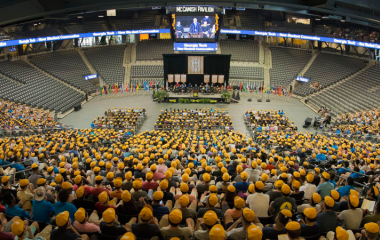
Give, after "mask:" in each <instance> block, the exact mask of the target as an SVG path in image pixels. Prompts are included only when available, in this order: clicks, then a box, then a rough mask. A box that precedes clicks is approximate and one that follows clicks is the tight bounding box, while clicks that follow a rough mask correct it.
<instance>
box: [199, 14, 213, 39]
mask: <svg viewBox="0 0 380 240" xmlns="http://www.w3.org/2000/svg"><path fill="white" fill-rule="evenodd" d="M211 26H212V21H211V19H210V17H209V16H205V17H204V18H203V19H202V21H201V32H202V33H203V38H210V37H211V28H212V27H211Z"/></svg>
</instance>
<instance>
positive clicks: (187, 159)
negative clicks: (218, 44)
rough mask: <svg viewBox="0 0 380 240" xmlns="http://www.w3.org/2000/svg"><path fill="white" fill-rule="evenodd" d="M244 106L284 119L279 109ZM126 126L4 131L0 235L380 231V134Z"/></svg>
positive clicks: (262, 116) (372, 234) (125, 237)
mask: <svg viewBox="0 0 380 240" xmlns="http://www.w3.org/2000/svg"><path fill="white" fill-rule="evenodd" d="M181 111H182V112H183V113H186V114H181ZM260 112H261V113H260ZM215 113H217V114H215ZM245 115H246V117H247V118H250V117H253V116H259V118H258V119H257V123H260V124H276V123H277V122H279V123H281V121H283V122H284V123H281V125H284V124H286V123H288V121H289V120H288V119H287V118H286V117H285V113H284V112H283V111H281V110H280V111H257V112H256V111H254V110H253V111H247V112H246V113H245ZM172 116H174V117H175V116H181V117H185V118H186V119H192V117H194V118H197V119H198V120H204V119H202V118H199V117H200V116H202V117H203V116H207V117H208V118H210V120H215V121H219V120H220V122H221V123H223V122H224V121H226V118H225V117H228V112H227V111H225V110H205V109H204V110H197V111H193V112H191V110H188V111H187V110H171V109H170V110H167V111H165V112H162V113H161V116H160V117H161V118H160V119H165V117H169V118H170V119H171V117H172ZM188 116H190V117H191V118H187V117H188ZM220 118H221V119H220ZM222 119H223V120H222ZM255 119H256V118H255ZM123 134H124V133H122V132H120V131H117V130H114V129H77V130H68V131H62V132H59V133H46V134H44V135H34V136H30V137H16V138H3V139H0V159H1V161H6V162H9V163H11V164H12V163H13V164H18V165H20V166H22V167H23V169H21V170H20V169H16V166H12V165H11V166H10V169H9V168H8V169H1V170H0V177H1V188H0V203H1V204H0V212H2V213H1V215H0V219H1V221H0V239H7V240H8V239H12V240H13V239H36V240H49V239H51V240H56V239H57V240H61V239H62V240H63V239H85V240H87V239H100V240H101V239H110V240H111V239H112V240H113V239H115V240H116V239H121V240H134V239H159V240H164V239H172V240H178V239H199V240H203V239H206V240H207V239H210V240H225V239H227V240H229V239H231V240H240V239H248V240H260V239H277V238H281V237H282V235H287V237H288V238H289V239H304V238H305V239H318V238H319V237H323V238H327V239H334V238H336V239H338V240H347V239H354V238H356V239H360V240H364V239H366V238H367V239H370V240H374V239H377V236H378V234H379V226H378V224H377V222H378V221H380V204H379V203H378V197H379V187H380V183H379V182H380V177H379V175H380V171H379V169H380V168H379V163H378V160H379V158H380V145H379V144H373V143H371V142H364V141H361V142H356V141H350V140H348V139H344V138H338V137H328V136H324V135H315V134H311V133H303V132H297V131H295V130H294V131H291V132H285V131H283V130H279V131H262V132H261V133H259V134H258V136H257V137H256V138H254V139H252V138H247V137H246V136H245V135H243V134H241V133H239V132H235V131H233V130H230V131H224V130H223V131H220V130H204V131H203V130H179V131H175V130H173V129H170V130H154V131H150V132H148V131H145V132H142V133H139V134H131V135H129V136H128V137H124V135H123ZM359 181H360V182H362V183H364V182H367V183H368V185H366V186H365V188H363V189H361V188H358V187H357V185H356V182H359ZM359 192H361V193H359ZM371 206H372V207H371Z"/></svg>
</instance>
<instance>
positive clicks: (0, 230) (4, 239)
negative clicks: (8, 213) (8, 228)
mask: <svg viewBox="0 0 380 240" xmlns="http://www.w3.org/2000/svg"><path fill="white" fill-rule="evenodd" d="M17 218H18V217H17ZM15 219H16V218H13V219H12V220H14V221H15ZM18 219H19V218H18ZM7 223H8V221H7V219H6V218H5V215H4V214H0V239H1V240H13V239H15V236H14V235H13V234H12V233H7V232H4V227H5V225H6V224H7Z"/></svg>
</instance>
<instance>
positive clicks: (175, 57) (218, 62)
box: [163, 54, 231, 86]
mask: <svg viewBox="0 0 380 240" xmlns="http://www.w3.org/2000/svg"><path fill="white" fill-rule="evenodd" d="M163 56H164V79H165V85H164V86H166V81H167V80H168V74H188V75H187V82H186V83H191V84H193V85H194V84H198V86H199V85H200V84H201V83H202V82H203V81H204V75H224V81H226V82H227V85H228V80H229V73H230V60H231V55H223V54H163ZM192 57H196V58H192ZM192 59H197V60H196V61H195V62H194V63H193V64H195V65H197V66H196V67H194V70H196V71H192V70H191V66H192V65H191V64H190V63H191V60H192ZM198 63H199V64H200V65H198ZM201 70H203V72H202V71H201Z"/></svg>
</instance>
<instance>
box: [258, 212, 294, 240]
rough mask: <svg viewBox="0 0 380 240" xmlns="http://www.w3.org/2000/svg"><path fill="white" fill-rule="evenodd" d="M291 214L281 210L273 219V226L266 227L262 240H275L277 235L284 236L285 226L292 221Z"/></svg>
mask: <svg viewBox="0 0 380 240" xmlns="http://www.w3.org/2000/svg"><path fill="white" fill-rule="evenodd" d="M292 216H293V215H292V212H291V211H289V210H287V209H283V210H281V211H280V212H279V213H278V214H277V216H276V217H275V219H274V223H275V224H274V225H273V226H272V227H266V228H265V229H264V231H263V238H262V239H276V237H277V236H278V235H281V234H286V230H285V226H286V224H287V223H288V222H289V221H291V220H292Z"/></svg>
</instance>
